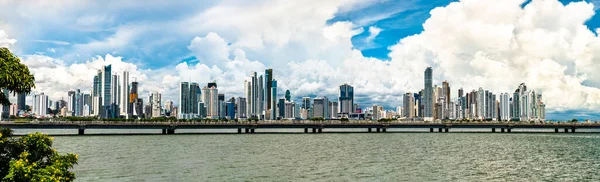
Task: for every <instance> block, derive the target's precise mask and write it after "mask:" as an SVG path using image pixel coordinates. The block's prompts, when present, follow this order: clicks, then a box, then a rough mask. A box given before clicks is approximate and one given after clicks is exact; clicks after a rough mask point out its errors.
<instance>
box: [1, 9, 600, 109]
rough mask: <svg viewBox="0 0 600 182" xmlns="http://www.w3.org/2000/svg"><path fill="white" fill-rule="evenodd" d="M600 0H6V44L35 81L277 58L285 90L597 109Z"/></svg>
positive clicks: (54, 87)
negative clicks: (442, 94) (521, 89)
mask: <svg viewBox="0 0 600 182" xmlns="http://www.w3.org/2000/svg"><path fill="white" fill-rule="evenodd" d="M598 7H600V1H587V2H586V1H557V0H527V1H526V0H502V1H498V0H462V1H444V0H404V1H396V0H328V1H322V0H304V1H286V0H256V1H243V0H223V1H191V0H190V1H188V0H181V1H166V0H165V1H163V0H149V1H144V2H141V1H116V0H115V1H113V0H104V1H93V0H61V1H51V2H50V1H43V0H39V1H38V0H30V1H16V0H15V1H12V0H0V46H2V47H8V48H9V49H10V50H11V51H12V52H13V53H15V54H16V55H17V56H19V57H20V58H21V61H22V62H23V63H24V64H26V65H28V66H29V69H30V71H31V72H32V73H33V74H34V76H35V78H36V88H35V90H34V91H35V93H41V92H44V93H45V94H46V95H49V96H50V99H52V100H58V99H61V98H63V97H66V95H67V91H69V90H74V89H81V90H82V91H83V92H86V93H89V92H90V90H91V89H90V88H91V85H92V81H93V76H94V75H95V74H96V72H97V70H98V69H99V68H100V67H102V66H103V65H108V64H111V65H112V66H113V73H115V74H121V73H122V72H123V71H125V70H128V71H129V72H130V77H131V78H130V80H131V81H134V80H136V81H138V82H139V83H140V85H139V87H140V92H141V94H140V95H142V96H145V95H147V94H148V93H149V92H154V91H158V92H160V93H162V98H163V102H165V101H168V100H172V101H174V102H175V104H176V105H177V103H178V99H177V97H178V90H179V88H178V83H179V82H181V81H191V82H198V83H200V84H201V85H205V84H206V83H207V82H210V81H216V82H217V84H218V85H219V92H220V93H225V95H226V97H238V96H243V94H242V93H243V88H244V87H243V83H244V80H245V79H247V77H249V75H250V73H251V72H252V71H256V72H258V73H259V74H260V73H264V70H265V69H266V68H273V69H274V79H276V80H278V84H279V85H278V87H279V91H278V93H282V94H280V96H281V97H283V93H285V90H288V89H289V90H290V91H291V94H292V97H293V98H295V100H299V98H301V97H305V96H310V97H317V96H327V97H329V98H333V100H335V99H336V98H337V94H338V88H339V85H341V84H344V83H348V84H350V85H353V86H354V89H355V102H357V103H359V104H360V105H361V107H366V106H370V105H373V104H378V105H383V106H384V107H385V108H386V109H395V107H396V106H399V105H401V103H402V97H401V96H402V94H404V93H406V92H418V91H419V90H421V89H423V86H424V84H423V72H424V70H425V68H427V67H432V68H433V72H434V73H433V77H434V78H433V79H434V84H437V85H441V82H442V81H444V80H447V81H448V82H450V86H451V88H452V92H453V93H452V94H453V95H454V96H456V93H457V90H458V89H459V88H463V89H464V90H466V91H470V90H474V89H478V88H479V87H482V88H484V89H487V90H490V91H493V92H494V93H498V94H499V93H503V92H508V93H512V92H514V90H515V89H516V88H517V86H518V85H519V84H520V83H526V84H527V86H528V88H529V89H532V90H535V91H536V92H539V93H542V94H543V101H544V102H545V104H546V110H547V113H548V114H547V119H556V120H563V119H572V118H578V119H600V116H599V114H598V111H600V72H599V71H598V70H600V38H599V37H598V33H599V32H600V29H598V28H600V18H599V17H598V16H597V15H596V14H597V12H598Z"/></svg>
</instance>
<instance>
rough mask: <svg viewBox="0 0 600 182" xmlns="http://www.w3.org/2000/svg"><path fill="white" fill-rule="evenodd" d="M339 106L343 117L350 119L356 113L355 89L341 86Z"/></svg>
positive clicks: (346, 85)
mask: <svg viewBox="0 0 600 182" xmlns="http://www.w3.org/2000/svg"><path fill="white" fill-rule="evenodd" d="M339 104H340V107H339V113H340V115H341V116H342V117H345V118H348V116H350V114H352V113H354V110H355V108H354V87H352V86H350V85H348V84H343V85H340V97H339Z"/></svg>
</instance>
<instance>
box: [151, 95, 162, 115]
mask: <svg viewBox="0 0 600 182" xmlns="http://www.w3.org/2000/svg"><path fill="white" fill-rule="evenodd" d="M150 97H151V98H152V99H150V100H151V101H150V106H151V107H152V117H153V118H157V117H160V116H161V111H162V108H161V95H160V93H158V92H153V93H152V95H151V96H150Z"/></svg>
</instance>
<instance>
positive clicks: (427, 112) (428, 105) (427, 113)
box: [423, 67, 433, 120]
mask: <svg viewBox="0 0 600 182" xmlns="http://www.w3.org/2000/svg"><path fill="white" fill-rule="evenodd" d="M432 72H433V71H432V69H431V67H428V68H427V69H425V93H424V95H423V105H424V106H425V108H424V109H423V110H424V113H423V117H424V119H425V120H431V119H433V118H432V117H433V112H432V109H433V88H432V84H433V81H432Z"/></svg>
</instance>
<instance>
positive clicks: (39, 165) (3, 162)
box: [0, 128, 77, 181]
mask: <svg viewBox="0 0 600 182" xmlns="http://www.w3.org/2000/svg"><path fill="white" fill-rule="evenodd" d="M52 140H53V138H51V137H48V136H47V135H45V134H41V133H33V134H28V135H26V136H22V137H18V138H16V137H12V130H10V129H7V128H3V129H1V133H0V150H1V151H0V152H1V153H0V177H1V178H2V181H73V180H74V179H75V173H73V172H71V171H69V169H71V168H73V165H75V164H77V155H76V154H66V155H60V154H58V152H57V151H56V149H54V148H52Z"/></svg>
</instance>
